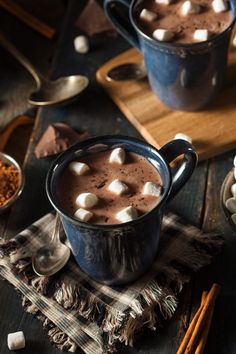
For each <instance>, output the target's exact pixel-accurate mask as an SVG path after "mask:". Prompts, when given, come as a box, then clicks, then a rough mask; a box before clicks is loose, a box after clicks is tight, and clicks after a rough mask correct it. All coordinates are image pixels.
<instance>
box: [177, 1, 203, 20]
mask: <svg viewBox="0 0 236 354" xmlns="http://www.w3.org/2000/svg"><path fill="white" fill-rule="evenodd" d="M200 10H201V8H200V6H199V5H198V4H195V3H194V2H192V1H190V0H187V1H185V2H184V3H183V5H182V7H181V12H182V14H183V15H184V16H187V15H189V14H198V13H199V12H200Z"/></svg>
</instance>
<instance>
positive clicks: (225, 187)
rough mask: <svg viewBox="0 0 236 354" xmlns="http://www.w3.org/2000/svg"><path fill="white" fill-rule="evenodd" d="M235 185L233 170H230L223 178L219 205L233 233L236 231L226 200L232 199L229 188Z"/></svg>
mask: <svg viewBox="0 0 236 354" xmlns="http://www.w3.org/2000/svg"><path fill="white" fill-rule="evenodd" d="M234 183H236V181H235V178H234V170H233V169H232V170H231V171H230V172H229V173H228V174H227V175H226V177H225V179H224V181H223V184H222V187H221V191H220V200H221V205H222V208H223V211H224V214H225V216H226V218H227V220H228V222H229V224H230V226H231V227H232V229H233V230H234V231H236V224H235V223H234V222H233V220H232V218H231V215H232V213H231V212H230V211H229V210H228V209H227V208H226V205H225V203H226V200H227V199H229V198H232V192H231V187H232V185H233V184H234Z"/></svg>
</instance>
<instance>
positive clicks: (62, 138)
mask: <svg viewBox="0 0 236 354" xmlns="http://www.w3.org/2000/svg"><path fill="white" fill-rule="evenodd" d="M88 137H89V134H88V132H84V133H82V134H79V133H77V132H76V131H75V130H74V129H72V128H71V127H70V126H69V125H67V124H64V123H54V124H51V125H49V126H48V128H47V129H46V131H45V132H44V134H43V135H42V137H41V139H40V140H39V142H38V144H37V145H36V147H35V150H34V153H35V156H36V157H37V158H38V159H39V158H42V157H46V156H51V155H55V154H58V153H60V152H62V151H65V150H67V149H68V148H69V147H70V146H71V145H73V144H75V143H77V142H79V141H82V140H85V139H86V138H88Z"/></svg>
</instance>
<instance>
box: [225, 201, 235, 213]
mask: <svg viewBox="0 0 236 354" xmlns="http://www.w3.org/2000/svg"><path fill="white" fill-rule="evenodd" d="M225 206H226V208H227V209H228V210H229V211H230V212H231V213H232V214H234V213H236V199H235V198H229V199H227V200H226V202H225Z"/></svg>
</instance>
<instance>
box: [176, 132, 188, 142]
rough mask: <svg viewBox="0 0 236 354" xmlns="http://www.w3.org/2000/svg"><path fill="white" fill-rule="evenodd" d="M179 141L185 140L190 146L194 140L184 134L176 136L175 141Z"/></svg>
mask: <svg viewBox="0 0 236 354" xmlns="http://www.w3.org/2000/svg"><path fill="white" fill-rule="evenodd" d="M177 139H181V140H185V141H187V142H189V143H190V144H191V143H192V138H191V137H190V136H189V135H187V134H184V133H177V134H175V136H174V140H177Z"/></svg>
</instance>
